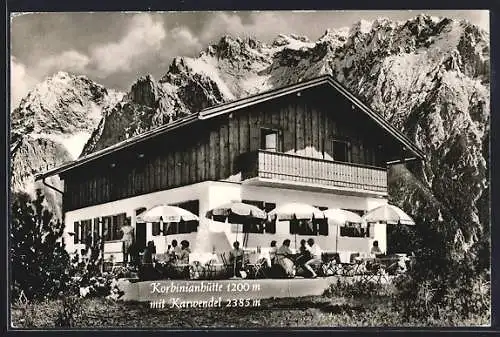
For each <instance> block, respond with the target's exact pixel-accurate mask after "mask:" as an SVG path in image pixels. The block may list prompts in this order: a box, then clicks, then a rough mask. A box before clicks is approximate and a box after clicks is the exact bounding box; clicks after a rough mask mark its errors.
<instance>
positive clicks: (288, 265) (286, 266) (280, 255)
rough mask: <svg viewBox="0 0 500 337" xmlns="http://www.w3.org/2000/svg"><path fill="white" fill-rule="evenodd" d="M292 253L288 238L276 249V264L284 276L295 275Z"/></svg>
mask: <svg viewBox="0 0 500 337" xmlns="http://www.w3.org/2000/svg"><path fill="white" fill-rule="evenodd" d="M292 259H293V253H292V250H291V249H290V240H288V239H286V240H284V241H283V245H282V246H281V247H279V248H278V250H277V251H276V264H277V265H279V266H280V267H281V268H283V270H284V272H285V276H287V277H294V276H295V264H294V263H293V260H292Z"/></svg>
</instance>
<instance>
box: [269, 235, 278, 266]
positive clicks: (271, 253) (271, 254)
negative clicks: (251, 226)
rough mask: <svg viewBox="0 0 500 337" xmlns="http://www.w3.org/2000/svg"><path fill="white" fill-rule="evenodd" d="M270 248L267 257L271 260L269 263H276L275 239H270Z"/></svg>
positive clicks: (276, 248)
mask: <svg viewBox="0 0 500 337" xmlns="http://www.w3.org/2000/svg"><path fill="white" fill-rule="evenodd" d="M270 247H271V248H269V259H270V260H271V265H273V264H274V263H276V251H277V250H278V247H276V240H273V241H271V245H270Z"/></svg>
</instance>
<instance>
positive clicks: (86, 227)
mask: <svg viewBox="0 0 500 337" xmlns="http://www.w3.org/2000/svg"><path fill="white" fill-rule="evenodd" d="M80 243H83V244H91V243H92V220H90V219H88V220H82V221H81V222H80Z"/></svg>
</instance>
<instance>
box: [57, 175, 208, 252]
mask: <svg viewBox="0 0 500 337" xmlns="http://www.w3.org/2000/svg"><path fill="white" fill-rule="evenodd" d="M209 183H210V182H202V183H198V184H193V185H189V186H183V187H179V188H173V189H169V190H164V191H159V192H154V193H149V194H144V195H140V196H136V197H132V198H126V199H121V200H116V201H112V202H108V203H105V204H101V205H95V206H90V207H84V208H80V209H77V210H73V211H69V212H67V213H66V214H65V217H64V221H65V224H66V226H65V229H64V237H65V242H66V249H67V251H68V252H70V253H74V252H75V250H76V249H81V248H83V245H81V244H80V245H75V244H74V243H73V237H72V236H69V234H68V232H72V231H73V223H74V222H75V221H80V220H84V219H93V218H96V217H103V216H108V215H113V214H118V213H123V212H125V213H127V217H128V216H130V217H131V222H132V226H133V227H134V228H135V224H136V218H135V210H136V209H138V208H141V207H146V208H147V209H149V208H151V207H153V206H156V205H160V204H173V203H179V202H183V201H187V200H196V199H197V200H199V202H200V214H204V213H202V212H203V210H204V209H207V207H208V205H207V196H208V187H209ZM200 225H201V224H200ZM146 233H147V235H146V240H147V241H149V240H153V241H154V242H155V245H156V246H157V249H158V250H164V249H166V245H167V242H166V241H167V239H166V237H165V236H154V237H153V236H152V226H151V224H147V225H146ZM168 243H170V242H168ZM107 246H110V248H111V244H110V243H109V244H107ZM113 246H114V245H113ZM105 249H106V248H105ZM114 256H115V258H116V261H118V262H119V261H122V258H123V257H122V256H121V254H118V255H117V254H114Z"/></svg>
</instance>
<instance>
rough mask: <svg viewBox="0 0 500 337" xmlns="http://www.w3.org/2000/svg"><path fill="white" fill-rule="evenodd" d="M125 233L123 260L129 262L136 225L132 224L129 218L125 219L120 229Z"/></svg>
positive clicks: (123, 237)
mask: <svg viewBox="0 0 500 337" xmlns="http://www.w3.org/2000/svg"><path fill="white" fill-rule="evenodd" d="M120 230H121V231H122V233H123V236H122V242H123V262H124V263H125V264H127V263H128V258H129V255H131V248H132V246H133V244H134V227H132V226H131V225H130V223H129V222H128V220H126V219H125V222H124V224H123V226H122V227H121V229H120Z"/></svg>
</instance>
